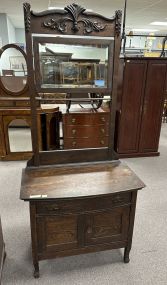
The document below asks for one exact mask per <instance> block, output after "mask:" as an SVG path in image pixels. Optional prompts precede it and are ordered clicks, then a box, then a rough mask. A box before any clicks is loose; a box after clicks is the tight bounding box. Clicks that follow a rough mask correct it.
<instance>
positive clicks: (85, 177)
mask: <svg viewBox="0 0 167 285" xmlns="http://www.w3.org/2000/svg"><path fill="white" fill-rule="evenodd" d="M69 181H70V183H69ZM143 187H144V183H143V182H142V181H141V180H140V179H139V178H138V177H137V176H136V174H134V172H133V171H132V170H130V169H129V167H128V166H126V165H124V164H123V163H120V162H119V161H118V162H115V163H114V162H113V163H97V164H94V165H87V164H86V165H76V166H73V167H71V166H69V167H67V166H66V167H60V168H46V169H33V170H30V169H29V170H28V169H26V170H24V171H23V175H22V184H21V195H20V198H21V199H23V200H32V199H33V198H30V195H39V194H40V195H41V194H42V195H47V198H46V200H47V199H55V198H70V197H74V198H77V197H86V196H88V197H90V196H94V195H96V196H98V195H107V194H111V193H115V192H121V191H128V190H129V191H130V190H133V189H140V188H143Z"/></svg>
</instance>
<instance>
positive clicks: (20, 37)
mask: <svg viewBox="0 0 167 285" xmlns="http://www.w3.org/2000/svg"><path fill="white" fill-rule="evenodd" d="M15 34H16V43H21V44H22V43H25V31H24V29H21V28H16V29H15Z"/></svg>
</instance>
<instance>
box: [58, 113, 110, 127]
mask: <svg viewBox="0 0 167 285" xmlns="http://www.w3.org/2000/svg"><path fill="white" fill-rule="evenodd" d="M63 123H64V124H65V125H95V124H96V125H99V124H105V123H109V113H108V112H102V113H87V114H86V113H79V114H76V113H70V114H64V115H63Z"/></svg>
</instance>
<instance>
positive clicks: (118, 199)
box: [113, 196, 123, 203]
mask: <svg viewBox="0 0 167 285" xmlns="http://www.w3.org/2000/svg"><path fill="white" fill-rule="evenodd" d="M113 202H114V203H120V202H123V198H122V197H121V196H116V197H115V198H114V200H113Z"/></svg>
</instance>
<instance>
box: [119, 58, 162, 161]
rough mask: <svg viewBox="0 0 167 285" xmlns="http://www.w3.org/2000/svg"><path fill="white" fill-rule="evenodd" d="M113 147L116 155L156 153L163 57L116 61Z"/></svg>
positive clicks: (131, 155)
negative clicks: (117, 78) (116, 90)
mask: <svg viewBox="0 0 167 285" xmlns="http://www.w3.org/2000/svg"><path fill="white" fill-rule="evenodd" d="M120 63H121V64H120V70H119V84H118V104H117V126H116V136H115V138H116V141H115V150H116V151H117V152H118V154H119V157H137V156H152V155H159V152H158V145H159V136H160V130H161V121H162V112H163V102H164V96H165V92H166V89H167V87H166V86H167V80H166V79H167V60H166V59H162V58H160V59H157V58H124V59H121V60H120Z"/></svg>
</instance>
